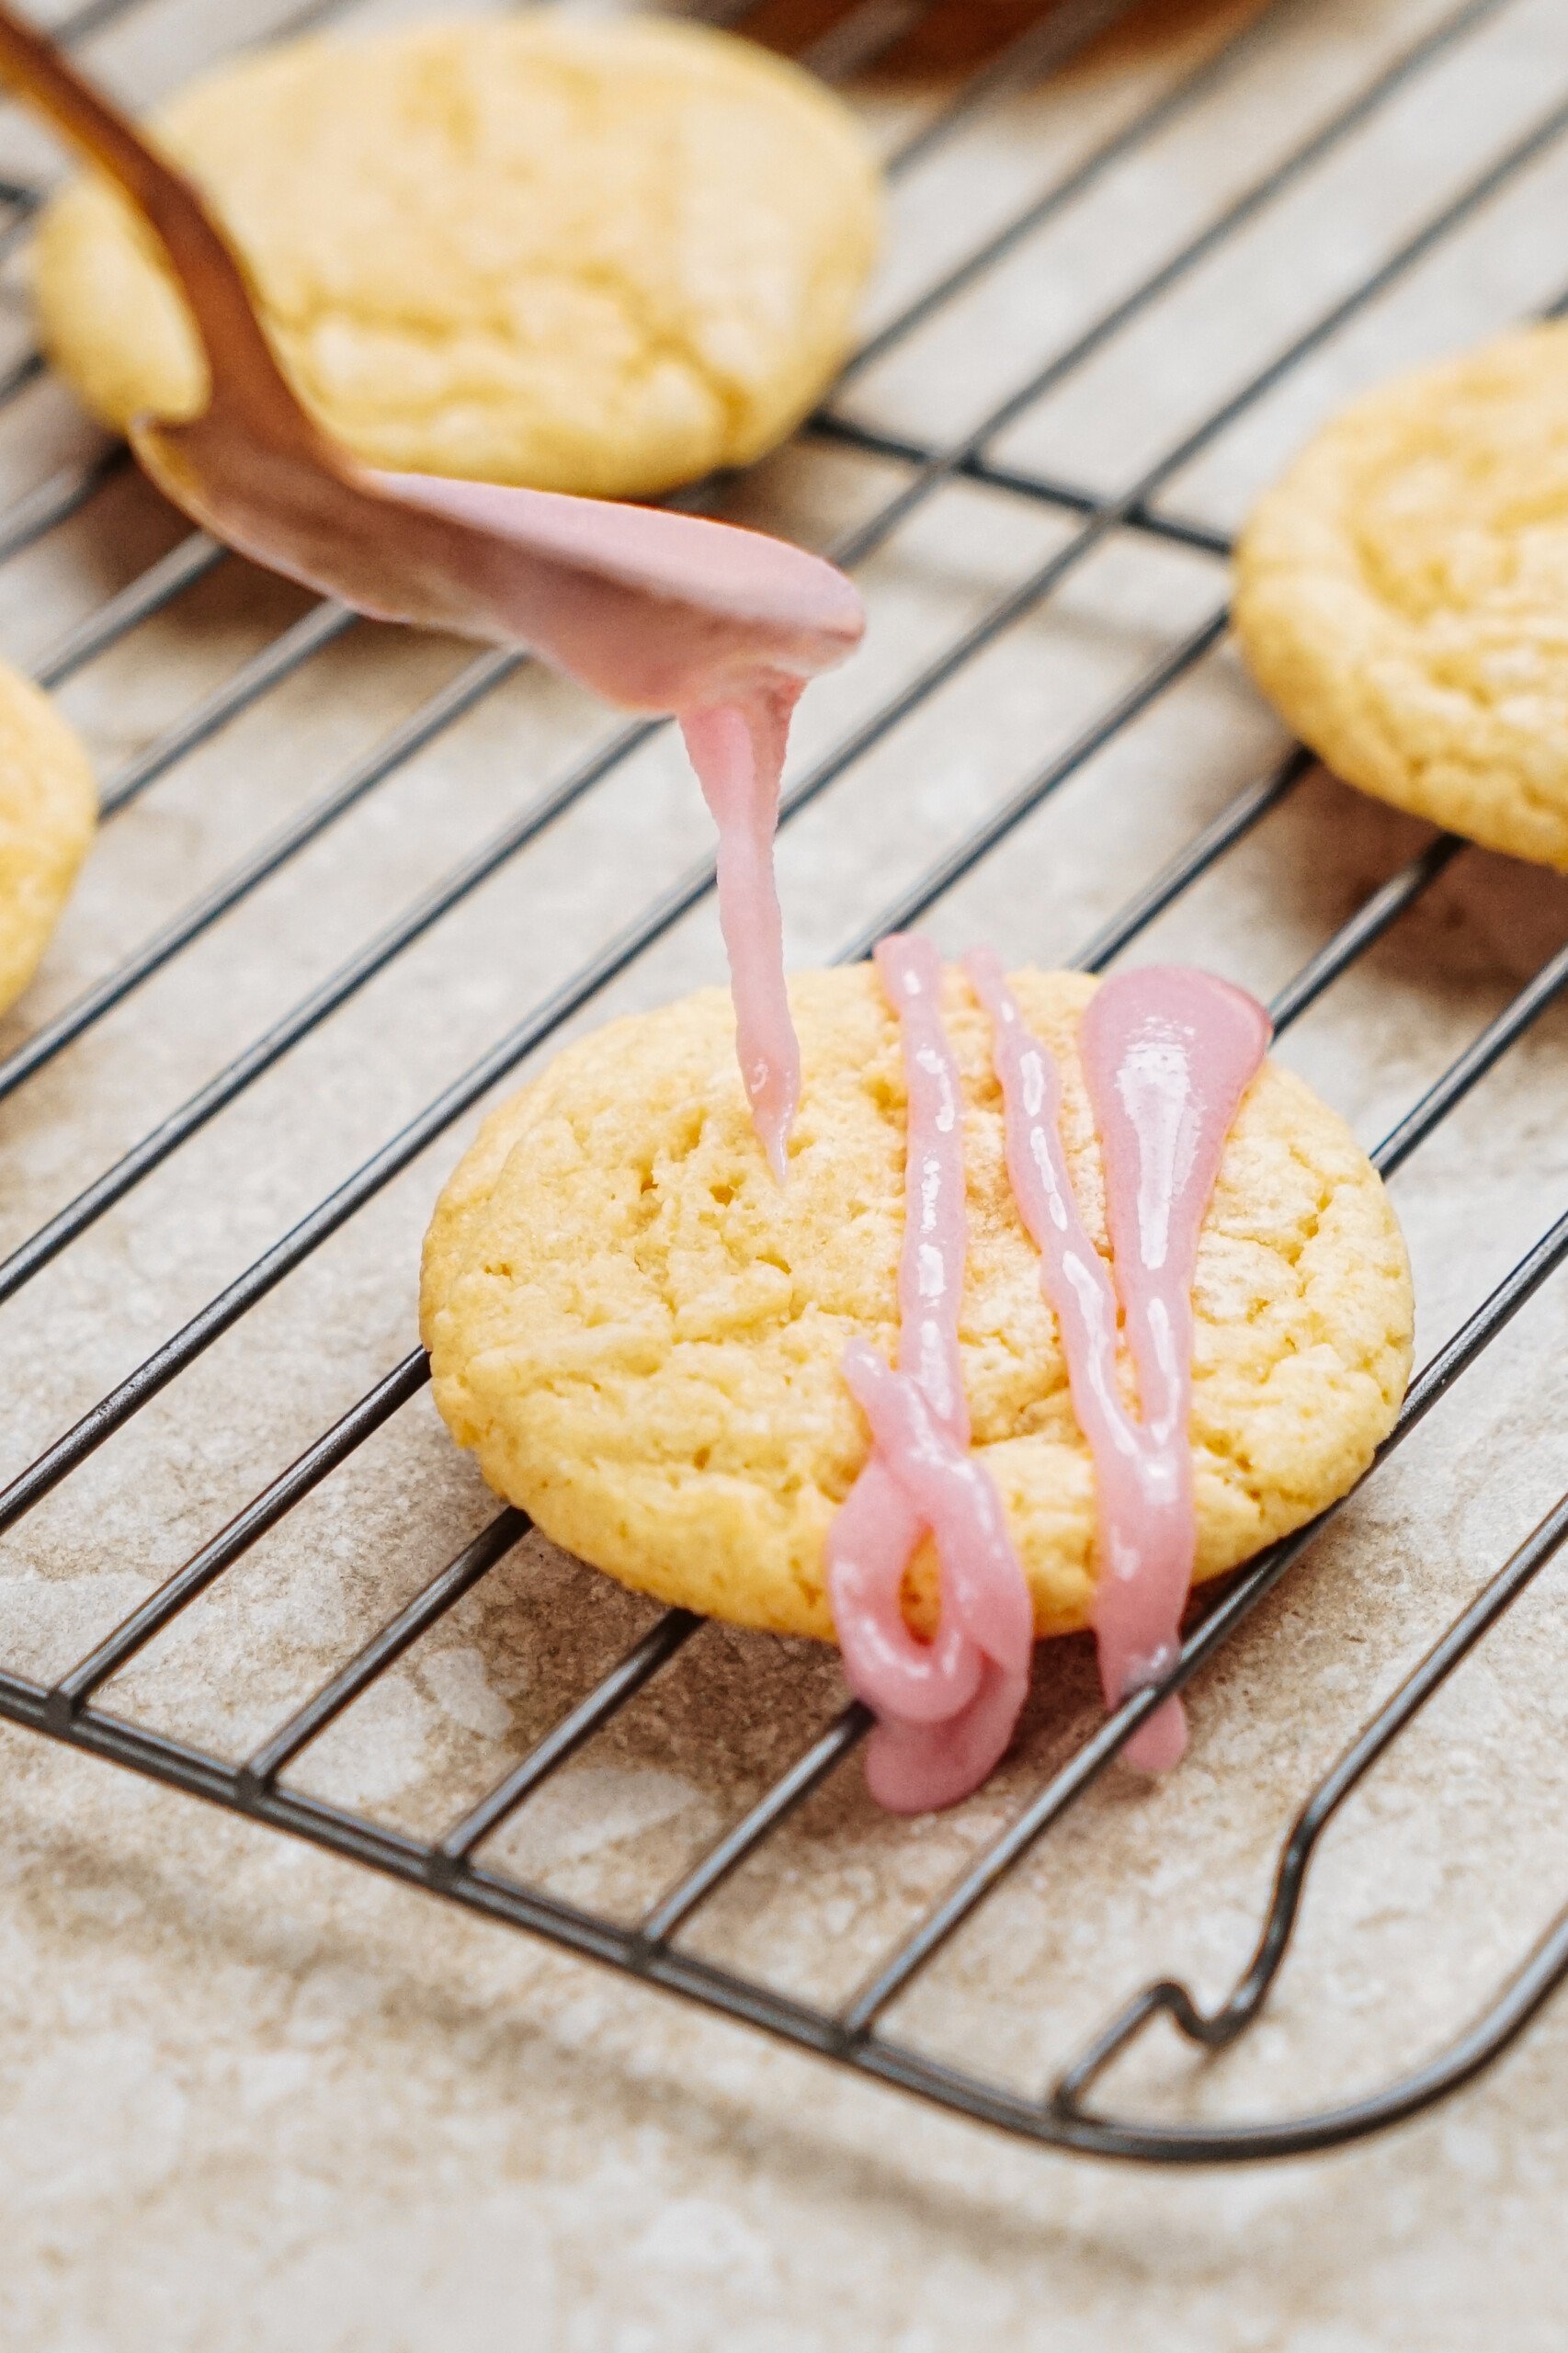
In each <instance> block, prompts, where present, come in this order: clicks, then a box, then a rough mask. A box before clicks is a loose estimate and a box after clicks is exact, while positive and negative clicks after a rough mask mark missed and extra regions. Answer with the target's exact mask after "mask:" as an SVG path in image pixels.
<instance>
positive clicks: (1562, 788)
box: [1234, 325, 1568, 869]
mask: <svg viewBox="0 0 1568 2353" xmlns="http://www.w3.org/2000/svg"><path fill="white" fill-rule="evenodd" d="M1234 619H1235V627H1236V632H1237V635H1238V637H1239V639H1240V641H1241V645H1242V649H1243V651H1244V654H1245V656H1246V659H1247V661H1248V663H1249V665H1251V668H1252V670H1253V672H1254V674H1255V676H1256V678H1257V680H1258V683H1259V684H1260V686H1261V687H1262V688H1263V690H1264V692H1265V693H1266V694H1267V696H1268V697H1269V699H1271V701H1273V703H1274V704H1275V705H1276V706H1277V708H1278V710H1279V711H1280V713H1281V714H1282V716H1283V717H1284V718H1285V719H1286V720H1287V721H1288V722H1290V726H1291V727H1293V728H1294V729H1295V730H1296V732H1297V733H1298V734H1300V735H1301V738H1302V739H1303V741H1304V742H1305V743H1307V744H1309V745H1311V746H1312V750H1313V751H1314V752H1316V753H1318V754H1319V755H1320V756H1321V757H1322V758H1323V759H1324V760H1325V761H1326V762H1327V764H1328V766H1329V767H1331V768H1333V769H1334V770H1335V773H1336V774H1338V775H1339V776H1342V777H1344V778H1346V779H1347V781H1348V782H1350V783H1351V784H1357V785H1359V786H1360V787H1361V788H1362V789H1363V790H1365V791H1368V792H1373V793H1377V794H1378V795H1380V796H1381V798H1382V799H1383V800H1385V801H1394V802H1396V803H1397V805H1398V806H1399V807H1400V808H1402V809H1409V810H1412V811H1414V812H1415V813H1416V814H1417V815H1419V816H1423V817H1430V818H1433V819H1435V820H1436V822H1437V824H1442V825H1447V826H1449V827H1451V828H1452V829H1453V830H1454V831H1455V832H1457V833H1461V834H1467V835H1471V837H1472V838H1473V839H1474V840H1476V841H1479V842H1485V843H1487V844H1488V845H1489V846H1490V847H1492V848H1494V849H1501V850H1508V851H1511V852H1513V853H1514V854H1515V855H1516V856H1517V857H1520V858H1535V859H1537V860H1539V861H1540V863H1541V864H1543V865H1548V866H1555V867H1560V868H1563V869H1568V325H1562V326H1546V327H1537V328H1534V329H1531V330H1529V331H1528V332H1527V333H1523V334H1519V335H1507V336H1505V337H1504V338H1503V339H1502V340H1500V341H1499V342H1496V343H1492V344H1488V345H1485V346H1483V347H1482V348H1481V349H1479V350H1476V351H1472V352H1468V353H1465V354H1464V355H1462V356H1461V357H1460V358H1457V359H1450V360H1447V361H1445V362H1444V363H1443V364H1442V365H1440V366H1438V367H1433V368H1426V369H1421V370H1420V371H1419V372H1417V373H1415V374H1414V375H1409V376H1404V377H1402V378H1399V379H1398V380H1396V381H1393V382H1392V383H1389V384H1385V385H1382V386H1381V387H1380V388H1379V389H1378V390H1377V391H1376V392H1371V393H1370V394H1369V395H1368V396H1367V397H1366V398H1365V399H1362V400H1359V401H1358V402H1356V403H1355V404H1353V406H1351V407H1350V408H1348V409H1346V411H1345V412H1344V414H1343V415H1340V416H1339V417H1337V418H1335V421H1334V422H1333V423H1332V424H1330V425H1329V426H1327V427H1326V428H1325V430H1324V431H1323V432H1321V433H1320V434H1318V435H1317V437H1316V438H1315V439H1314V440H1312V441H1311V442H1310V443H1309V444H1308V446H1307V448H1306V449H1304V450H1303V452H1302V453H1301V456H1300V457H1299V458H1298V459H1297V460H1296V461H1295V463H1294V464H1293V465H1292V466H1291V468H1290V471H1289V472H1288V473H1286V475H1285V476H1284V478H1283V480H1282V481H1280V482H1279V483H1278V485H1277V486H1276V487H1275V488H1274V489H1273V490H1271V491H1269V492H1267V494H1266V495H1265V496H1264V498H1263V499H1262V500H1261V502H1260V503H1259V505H1258V506H1257V507H1256V511H1255V512H1254V514H1253V516H1252V517H1251V520H1250V521H1249V522H1248V524H1247V527H1246V529H1245V531H1244V534H1243V537H1242V540H1241V544H1240V547H1239V549H1238V551H1237V558H1236V597H1235V606H1234Z"/></svg>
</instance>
